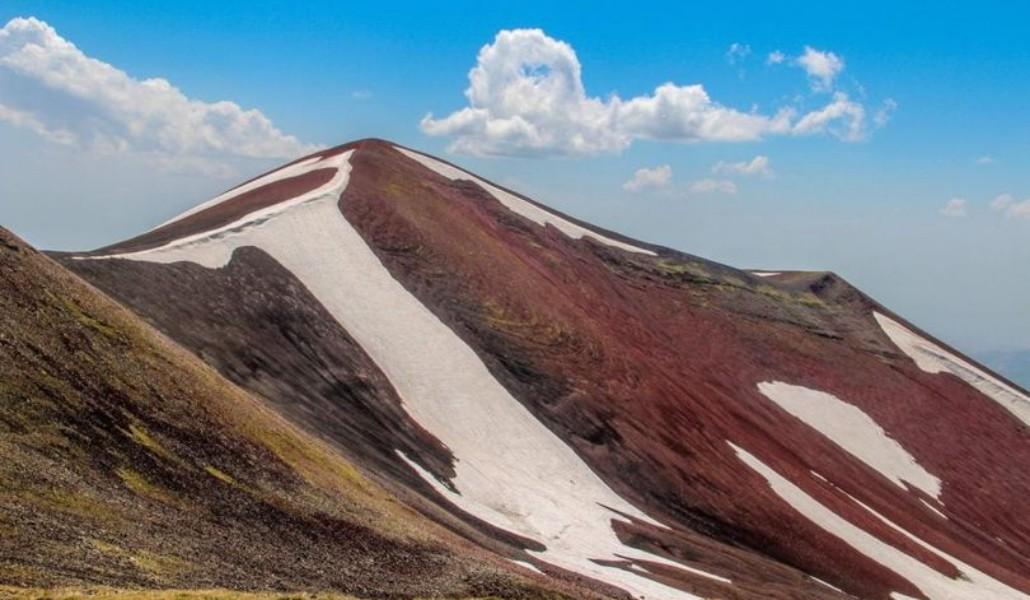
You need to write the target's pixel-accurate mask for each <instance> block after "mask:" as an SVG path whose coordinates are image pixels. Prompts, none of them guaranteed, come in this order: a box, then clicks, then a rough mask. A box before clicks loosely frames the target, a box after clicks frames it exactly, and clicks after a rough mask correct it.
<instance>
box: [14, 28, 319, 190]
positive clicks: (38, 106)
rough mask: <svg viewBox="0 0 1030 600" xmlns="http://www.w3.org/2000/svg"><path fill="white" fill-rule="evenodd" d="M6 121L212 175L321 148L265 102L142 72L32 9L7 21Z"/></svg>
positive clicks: (60, 139) (87, 146)
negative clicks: (106, 56) (214, 93)
mask: <svg viewBox="0 0 1030 600" xmlns="http://www.w3.org/2000/svg"><path fill="white" fill-rule="evenodd" d="M0 120H2V121H5V122H7V123H10V124H12V125H14V126H16V127H22V128H25V129H28V130H31V131H33V132H35V133H37V134H39V135H40V136H43V137H44V138H46V139H48V140H51V141H53V142H56V143H60V144H66V145H72V146H76V147H79V148H82V149H84V150H87V151H90V152H97V153H134V154H137V155H139V156H142V157H144V158H147V159H149V160H150V161H151V162H152V163H153V164H156V165H158V166H159V167H162V168H167V169H175V170H190V171H201V172H204V173H208V174H224V173H225V172H226V169H228V167H227V166H226V165H224V164H223V163H222V162H221V161H222V160H223V159H226V158H230V157H233V158H239V157H245V158H282V159H286V158H293V157H296V156H299V155H302V154H305V153H308V152H311V151H313V150H315V147H314V146H312V145H309V144H305V143H303V142H301V141H299V140H298V139H297V138H295V137H293V136H291V135H287V134H285V133H283V132H282V131H280V130H279V129H277V128H276V127H275V126H274V125H273V124H272V122H271V120H270V119H269V118H268V117H266V116H265V115H264V114H262V113H261V112H260V111H258V110H255V109H249V110H248V109H243V108H241V107H240V106H239V105H237V104H235V103H234V102H229V101H225V100H222V101H218V102H204V101H201V100H196V99H193V98H189V97H187V96H186V95H185V94H183V93H182V92H181V91H180V90H179V89H177V88H176V87H175V86H173V85H172V84H171V83H169V82H168V81H167V80H165V79H160V78H152V79H142V80H140V79H135V78H133V77H131V76H129V75H128V74H127V73H125V72H124V71H122V70H120V69H118V68H116V67H114V66H112V65H110V64H108V63H105V62H103V61H101V60H98V59H95V58H91V57H89V56H87V55H86V54H84V53H83V52H82V51H81V50H79V49H78V48H77V47H76V46H75V45H74V44H72V43H71V42H69V41H68V40H66V39H64V38H63V37H61V36H60V35H59V34H58V33H57V31H55V30H54V28H53V27H51V26H49V25H48V24H46V23H45V22H43V21H40V20H39V19H36V18H32V17H30V18H16V19H12V20H11V21H9V22H8V23H7V24H6V25H5V26H4V27H3V28H2V29H0Z"/></svg>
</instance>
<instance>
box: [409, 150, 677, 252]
mask: <svg viewBox="0 0 1030 600" xmlns="http://www.w3.org/2000/svg"><path fill="white" fill-rule="evenodd" d="M394 149H395V150H397V151H398V152H400V153H401V154H403V155H405V156H407V157H408V158H410V159H412V160H414V161H417V162H418V163H420V164H421V165H422V166H424V167H426V168H428V169H430V170H431V171H435V172H436V173H437V174H439V175H442V176H444V177H446V178H447V179H451V180H454V179H464V180H467V181H471V182H473V183H475V184H477V185H478V186H479V187H481V188H483V189H484V190H486V191H487V192H489V193H490V194H491V195H492V196H493V197H494V198H497V200H498V201H499V202H500V203H501V204H503V205H504V206H506V207H508V210H510V211H512V212H514V213H517V214H519V215H522V216H523V217H525V218H527V219H529V220H530V221H533V222H534V223H536V224H538V225H546V224H551V225H553V226H554V227H556V228H558V230H559V231H561V232H562V233H564V234H565V235H567V236H569V237H570V238H573V239H577V240H578V239H580V238H582V237H584V236H587V237H591V238H594V239H595V240H597V241H599V242H601V243H602V244H607V245H609V246H613V247H615V248H620V249H622V250H626V251H629V252H639V253H641V254H649V255H651V256H657V255H656V254H655V253H654V252H652V251H650V250H645V249H643V248H639V247H637V246H633V245H631V244H627V243H625V242H620V241H618V240H613V239H611V238H609V237H605V236H603V235H601V234H600V233H597V232H595V231H591V230H589V229H587V228H586V227H582V226H580V225H576V224H575V223H572V222H570V221H566V220H565V219H563V218H561V217H559V216H558V215H556V214H554V213H552V212H550V211H547V210H544V209H542V208H540V207H539V206H537V205H535V204H533V203H532V202H526V201H525V200H523V199H522V198H519V197H518V196H516V195H515V194H511V193H508V192H506V191H504V190H502V189H500V188H499V187H497V186H493V185H490V184H489V183H487V182H485V181H483V180H482V179H480V178H478V177H476V176H475V175H473V174H471V173H469V172H467V171H463V170H462V169H459V168H457V167H453V166H451V165H449V164H447V163H444V162H441V161H439V160H436V159H435V158H431V157H429V156H426V155H425V154H421V153H419V152H414V151H411V150H407V149H405V148H400V147H398V146H394Z"/></svg>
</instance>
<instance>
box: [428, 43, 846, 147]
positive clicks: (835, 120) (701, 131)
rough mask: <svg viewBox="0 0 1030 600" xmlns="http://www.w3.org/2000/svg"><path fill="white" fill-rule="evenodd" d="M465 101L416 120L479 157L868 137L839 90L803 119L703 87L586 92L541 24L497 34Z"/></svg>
mask: <svg viewBox="0 0 1030 600" xmlns="http://www.w3.org/2000/svg"><path fill="white" fill-rule="evenodd" d="M468 77H469V86H468V88H467V89H466V90H465V96H466V98H467V99H468V106H466V107H465V108H462V109H460V110H458V111H455V112H453V113H451V114H450V115H448V116H446V117H442V118H439V119H438V118H435V117H434V116H433V115H432V114H428V115H426V116H425V117H424V118H423V119H422V121H421V123H420V126H421V128H422V131H424V132H425V133H427V134H429V135H433V136H449V137H452V138H453V141H452V143H451V144H450V146H449V149H450V151H452V152H459V153H465V154H475V155H509V156H510V155H521V156H540V155H589V154H597V153H602V152H621V151H622V150H624V149H626V148H627V147H629V146H630V145H631V144H632V143H633V141H635V140H639V139H649V140H659V141H667V142H681V143H689V142H708V141H723V142H736V141H753V140H759V139H762V138H763V137H765V136H770V135H811V134H817V133H830V134H833V135H836V136H837V137H840V138H841V139H844V140H849V141H850V140H855V139H860V138H861V137H862V133H863V132H864V130H865V111H864V109H863V108H862V106H861V105H860V104H858V103H855V102H852V101H850V100H848V98H847V96H846V95H843V94H838V96H836V97H835V98H834V100H833V102H831V103H830V104H828V105H827V106H826V107H824V108H822V109H819V110H816V111H813V112H812V113H809V114H805V115H800V116H799V115H798V113H797V111H796V110H795V109H793V108H783V109H780V110H778V111H776V112H775V113H773V114H763V113H759V112H757V111H751V112H742V111H739V110H736V109H733V108H729V107H726V106H723V105H721V104H719V103H718V102H715V101H714V100H712V99H711V97H709V95H708V93H707V92H706V91H705V88H704V87H703V86H702V85H699V84H695V85H685V86H681V85H677V84H674V83H665V84H662V85H659V86H658V87H657V88H655V91H654V93H653V94H650V95H644V96H637V97H634V98H630V99H627V100H624V99H622V98H620V97H619V96H617V95H615V94H612V95H610V96H608V97H607V98H597V97H591V96H588V95H587V93H586V90H585V89H584V86H583V79H582V69H581V66H580V63H579V59H578V58H577V56H576V52H575V51H574V50H573V48H572V46H570V45H569V44H567V43H565V42H562V41H560V40H556V39H553V38H551V37H549V36H547V35H546V34H545V33H544V32H543V31H541V30H539V29H515V30H503V31H500V32H499V33H498V34H497V36H496V37H495V38H494V41H493V42H492V43H490V44H487V45H485V46H483V47H482V48H481V49H480V51H479V55H478V57H477V61H476V66H475V67H473V68H472V70H471V71H470V72H469V76H468Z"/></svg>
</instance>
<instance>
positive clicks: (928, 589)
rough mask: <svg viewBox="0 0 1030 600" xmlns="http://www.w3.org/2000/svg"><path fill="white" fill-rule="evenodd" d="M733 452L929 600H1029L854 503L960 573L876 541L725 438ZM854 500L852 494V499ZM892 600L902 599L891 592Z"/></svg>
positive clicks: (777, 489)
mask: <svg viewBox="0 0 1030 600" xmlns="http://www.w3.org/2000/svg"><path fill="white" fill-rule="evenodd" d="M727 444H729V445H730V447H732V448H733V450H734V451H735V452H736V453H737V458H739V459H740V460H741V462H743V463H744V464H746V465H747V466H749V467H750V468H751V469H753V470H754V471H755V472H756V473H758V474H759V475H761V476H762V477H763V478H765V480H766V481H767V482H768V483H769V487H771V488H772V490H773V491H774V492H776V494H777V495H778V496H779V497H780V498H782V499H783V500H784V501H785V502H786V503H787V504H789V505H790V506H792V507H793V508H794V509H795V510H797V511H798V512H799V513H801V514H802V515H803V516H805V518H807V519H809V520H810V521H812V522H813V523H815V524H816V525H818V526H819V527H820V528H822V529H823V530H825V531H827V532H829V533H831V534H833V535H834V536H836V537H838V538H840V539H842V540H844V542H846V543H847V544H848V545H849V546H851V547H852V548H854V549H855V550H858V551H859V552H861V553H862V554H864V555H866V556H868V557H869V558H871V559H872V560H874V561H876V562H877V563H879V564H881V565H883V566H884V567H886V568H887V569H890V570H891V571H893V572H895V573H897V574H898V575H900V576H901V577H904V578H905V579H907V580H908V581H910V582H911V583H912V585H914V586H915V587H917V588H919V590H920V591H921V592H922V593H923V594H924V595H925V596H926V597H927V598H929V599H930V600H1028V599H1030V596H1027V595H1026V594H1024V593H1022V592H1020V591H1018V590H1015V589H1013V588H1011V587H1009V586H1007V585H1005V584H1004V583H1002V582H1000V581H998V580H996V579H994V578H993V577H991V576H990V575H987V574H986V573H983V572H981V571H979V570H977V569H975V568H974V567H972V566H970V565H967V564H965V563H963V562H961V561H959V560H958V559H956V558H954V557H952V556H949V555H947V554H945V553H944V552H942V551H940V550H938V549H936V548H934V547H932V546H930V545H929V544H927V543H926V542H924V541H922V540H920V539H919V538H917V537H915V536H913V535H912V534H911V533H909V532H907V531H905V530H904V529H902V528H901V527H898V526H897V525H895V524H894V523H892V522H891V521H889V520H887V519H886V518H885V517H883V516H882V515H880V514H878V513H876V512H875V511H873V510H872V509H870V508H869V507H868V506H865V505H864V504H862V503H861V502H858V501H857V500H855V502H857V503H858V504H859V505H861V506H862V507H863V508H865V510H867V511H869V512H870V513H871V514H872V515H874V516H876V517H877V518H879V519H880V520H882V521H883V522H884V523H886V524H888V525H890V526H891V527H893V528H894V529H896V530H898V531H899V532H901V533H903V534H904V535H905V536H907V537H909V538H910V539H912V540H913V541H914V542H916V543H918V544H919V545H920V546H922V547H924V548H926V549H927V550H929V551H930V552H933V553H934V554H936V555H938V556H940V557H941V558H943V559H944V560H946V561H948V562H950V563H952V564H953V565H954V566H955V567H956V569H958V570H959V571H960V572H961V574H962V575H961V576H960V577H959V578H957V579H951V578H950V577H947V576H946V575H944V574H942V573H940V572H938V571H936V570H934V569H932V568H930V567H929V566H927V565H925V564H923V563H922V562H920V561H919V560H917V559H915V558H913V557H911V556H909V555H908V554H905V553H904V552H902V551H901V550H898V549H897V548H895V547H894V546H891V545H890V544H887V543H885V542H883V541H881V540H880V539H879V538H877V537H875V536H873V535H872V534H870V533H868V532H867V531H865V530H864V529H861V528H860V527H858V526H856V525H854V524H853V523H851V522H850V521H847V520H846V519H844V518H842V517H841V516H840V515H838V514H837V513H835V512H833V511H832V510H830V509H829V508H827V507H826V506H824V505H822V504H820V503H819V501H818V500H816V499H815V498H813V497H811V496H809V495H808V494H807V493H805V491H804V490H802V489H801V488H799V487H798V486H796V485H794V484H793V483H791V482H790V481H788V480H787V479H786V478H784V477H783V476H782V475H780V474H779V473H777V472H776V471H775V470H773V469H772V468H771V467H769V466H767V465H766V464H765V463H763V462H762V461H761V460H759V459H758V458H756V457H755V456H754V455H752V454H751V453H749V452H748V451H746V450H744V449H743V448H740V447H739V446H737V445H735V444H733V443H731V442H727ZM852 499H853V500H854V498H852ZM892 597H895V598H904V596H902V595H901V594H897V593H896V592H895V593H894V594H892Z"/></svg>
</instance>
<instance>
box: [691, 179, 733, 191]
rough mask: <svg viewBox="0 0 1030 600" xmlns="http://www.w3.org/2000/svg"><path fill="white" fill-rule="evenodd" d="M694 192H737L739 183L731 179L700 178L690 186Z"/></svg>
mask: <svg viewBox="0 0 1030 600" xmlns="http://www.w3.org/2000/svg"><path fill="white" fill-rule="evenodd" d="M688 189H689V190H690V192H691V193H692V194H713V193H718V194H736V193H737V184H736V183H734V182H732V181H730V180H729V179H713V178H710V177H707V178H705V179H699V180H697V181H695V182H693V183H691V184H690V186H689V187H688Z"/></svg>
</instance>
